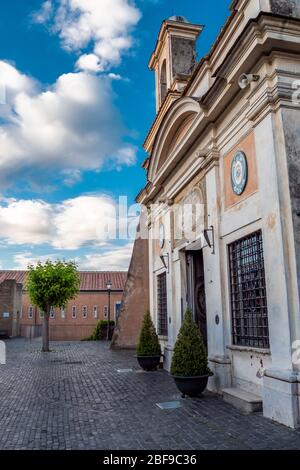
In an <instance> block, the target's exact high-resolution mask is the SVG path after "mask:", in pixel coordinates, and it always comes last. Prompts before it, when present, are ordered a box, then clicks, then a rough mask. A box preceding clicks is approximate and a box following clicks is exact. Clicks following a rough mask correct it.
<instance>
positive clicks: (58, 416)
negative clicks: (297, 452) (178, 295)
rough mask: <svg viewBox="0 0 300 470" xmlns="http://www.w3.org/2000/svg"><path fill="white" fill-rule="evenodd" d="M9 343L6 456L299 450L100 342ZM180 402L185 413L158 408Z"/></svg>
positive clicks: (2, 412) (3, 393) (283, 431)
mask: <svg viewBox="0 0 300 470" xmlns="http://www.w3.org/2000/svg"><path fill="white" fill-rule="evenodd" d="M6 344H7V356H8V357H7V364H6V365H5V366H1V365H0V397H1V399H0V430H1V432H0V449H106V450H110V449H112V450H117V449H134V450H135V449H150V450H158V449H163V450H176V449H182V450H188V449H300V432H299V431H292V430H290V429H288V428H286V427H284V426H281V425H279V424H276V423H273V422H271V421H269V420H267V419H265V418H263V416H262V415H261V414H260V413H258V414H252V415H245V414H243V413H241V412H239V411H238V410H236V409H235V408H233V407H232V406H231V405H229V404H226V403H224V402H223V401H222V400H221V399H220V398H218V397H216V396H214V395H211V394H209V393H207V394H205V395H204V396H203V397H202V398H196V399H189V398H188V399H184V400H182V399H181V398H180V395H179V394H178V392H177V389H176V387H175V385H174V383H173V380H172V378H171V377H169V375H168V374H167V373H166V372H164V371H158V372H150V373H144V372H142V371H140V370H139V368H138V367H137V364H136V359H135V358H134V357H133V352H128V351H126V352H124V351H122V352H120V351H118V352H112V351H110V350H109V349H108V345H107V344H106V343H102V342H97V343H93V342H88V343H77V342H74V343H73V342H71V343H52V345H51V348H52V352H51V353H50V354H42V353H41V352H40V347H41V345H40V342H39V340H34V341H29V340H23V339H17V340H10V341H7V342H6ZM130 368H132V369H133V370H131V371H130V370H129V371H128V370H127V371H126V369H130ZM122 369H123V370H122ZM124 369H125V370H124ZM118 370H119V371H118ZM174 399H175V400H180V402H181V407H180V408H177V409H173V410H161V409H159V407H158V406H157V405H156V403H158V402H166V401H170V400H174Z"/></svg>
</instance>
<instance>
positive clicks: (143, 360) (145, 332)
mask: <svg viewBox="0 0 300 470" xmlns="http://www.w3.org/2000/svg"><path fill="white" fill-rule="evenodd" d="M160 357H161V348H160V344H159V339H158V336H157V333H156V331H155V327H154V325H153V322H152V319H151V315H150V312H149V311H147V312H146V313H145V316H144V319H143V324H142V329H141V333H140V339H139V343H138V347H137V359H138V362H139V364H140V366H141V367H142V368H143V369H144V370H147V371H151V370H155V369H157V366H158V365H159V363H160Z"/></svg>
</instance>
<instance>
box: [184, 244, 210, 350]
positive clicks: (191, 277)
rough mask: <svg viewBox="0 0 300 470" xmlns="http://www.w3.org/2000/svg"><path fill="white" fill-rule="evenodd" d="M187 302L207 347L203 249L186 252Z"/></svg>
mask: <svg viewBox="0 0 300 470" xmlns="http://www.w3.org/2000/svg"><path fill="white" fill-rule="evenodd" d="M187 281H188V285H187V287H188V289H187V303H188V306H189V307H190V308H191V309H192V311H193V315H194V319H195V322H196V323H197V325H198V326H199V329H200V331H201V333H202V336H203V339H204V343H205V345H206V347H207V318H206V301H205V278H204V262H203V251H202V250H200V251H188V252H187Z"/></svg>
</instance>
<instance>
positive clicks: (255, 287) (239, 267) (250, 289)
mask: <svg viewBox="0 0 300 470" xmlns="http://www.w3.org/2000/svg"><path fill="white" fill-rule="evenodd" d="M229 263H230V283H231V312H232V334H233V344H235V345H240V346H252V347H257V348H269V346H270V345H269V325H268V308H267V295H266V283H265V268H264V255H263V243H262V233H261V231H258V232H256V233H253V234H251V235H249V236H247V237H245V238H242V239H240V240H237V241H235V242H234V243H231V244H230V245H229Z"/></svg>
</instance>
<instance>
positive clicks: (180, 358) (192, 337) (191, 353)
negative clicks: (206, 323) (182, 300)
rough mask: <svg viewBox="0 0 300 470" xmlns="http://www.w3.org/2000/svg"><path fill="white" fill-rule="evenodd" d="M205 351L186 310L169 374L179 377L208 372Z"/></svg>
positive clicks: (188, 311) (200, 336)
mask: <svg viewBox="0 0 300 470" xmlns="http://www.w3.org/2000/svg"><path fill="white" fill-rule="evenodd" d="M209 372H210V371H209V368H208V361H207V352H206V348H205V345H204V342H203V338H202V335H201V333H200V330H199V328H198V326H197V325H196V323H195V322H194V321H193V315H192V312H191V310H189V309H188V310H187V311H186V314H185V318H184V322H183V324H182V326H181V328H180V331H179V334H178V338H177V341H176V343H175V347H174V353H173V358H172V364H171V374H172V375H175V376H179V377H181V376H182V377H195V376H198V375H205V374H208V373H209Z"/></svg>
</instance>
